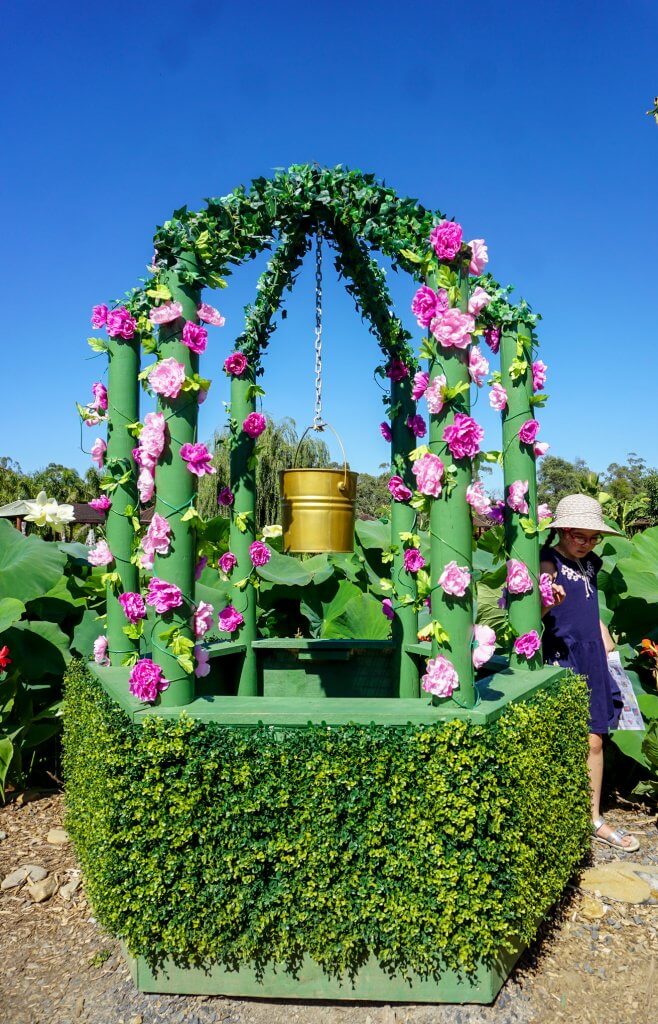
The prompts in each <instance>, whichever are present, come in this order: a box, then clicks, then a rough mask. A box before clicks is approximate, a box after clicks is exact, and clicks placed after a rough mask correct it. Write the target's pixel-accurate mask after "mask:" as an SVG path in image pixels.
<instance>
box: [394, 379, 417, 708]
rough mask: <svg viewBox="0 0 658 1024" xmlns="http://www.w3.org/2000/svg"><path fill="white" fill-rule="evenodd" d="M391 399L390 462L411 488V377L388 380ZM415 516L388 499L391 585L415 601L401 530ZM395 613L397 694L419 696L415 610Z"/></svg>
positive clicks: (412, 522) (410, 525)
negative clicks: (412, 648)
mask: <svg viewBox="0 0 658 1024" xmlns="http://www.w3.org/2000/svg"><path fill="white" fill-rule="evenodd" d="M391 402H392V407H393V412H394V415H393V420H392V423H391V433H392V441H391V462H392V464H393V467H394V472H397V469H396V468H395V467H396V465H397V463H399V462H402V464H403V465H404V467H405V468H404V472H403V473H402V478H403V480H404V482H405V484H406V485H407V487H409V488H411V489H412V490H413V488H414V487H415V483H416V480H415V477H414V475H413V473H412V471H411V465H410V463H409V461H408V458H407V456H408V454H409V452H410V451H411V450H412V449H413V448H415V447H416V440H415V437H414V435H413V434H412V432H411V430H409V427H408V426H407V418H408V417H409V416H413V414H414V413H415V411H416V407H415V403H414V401H413V399H412V397H411V381H410V380H409V378H408V377H407V378H406V379H405V380H401V381H392V382H391ZM398 457H399V458H398ZM415 520H416V513H415V511H414V509H412V508H411V506H410V505H407V504H406V503H404V502H401V501H391V545H392V546H393V547H397V553H396V554H395V555H394V556H393V585H394V586H395V589H396V590H397V592H398V594H399V595H400V597H402V596H404V595H405V594H408V595H409V596H410V597H412V598H413V599H414V601H415V600H416V580H415V577H414V576H413V575H412V574H411V573H408V572H406V571H405V568H404V550H403V546H402V542H401V540H400V534H401V533H405V532H406V533H412V532H413V530H414V525H415ZM396 613H397V614H396V616H395V618H394V619H393V641H394V643H395V666H394V671H395V673H396V676H397V679H398V686H399V689H398V696H399V697H419V696H420V683H419V674H418V667H417V664H416V660H415V659H414V658H413V657H412V656H411V655H410V654H408V653H407V652H406V650H405V647H406V645H407V644H415V643H417V642H418V613H417V612H416V611H415V610H414V607H413V605H410V604H409V605H401V606H400V607H399V608H397V609H396Z"/></svg>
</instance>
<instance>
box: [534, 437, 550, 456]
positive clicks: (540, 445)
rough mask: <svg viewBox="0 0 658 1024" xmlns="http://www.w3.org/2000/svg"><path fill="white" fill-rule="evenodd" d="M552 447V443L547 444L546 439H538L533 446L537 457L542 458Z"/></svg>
mask: <svg viewBox="0 0 658 1024" xmlns="http://www.w3.org/2000/svg"><path fill="white" fill-rule="evenodd" d="M550 447H551V446H550V444H547V443H546V441H537V443H536V444H535V445H534V447H533V451H534V453H535V458H536V459H540V458H541V457H542V455H545V454H546V452H547V451H548V449H549V448H550Z"/></svg>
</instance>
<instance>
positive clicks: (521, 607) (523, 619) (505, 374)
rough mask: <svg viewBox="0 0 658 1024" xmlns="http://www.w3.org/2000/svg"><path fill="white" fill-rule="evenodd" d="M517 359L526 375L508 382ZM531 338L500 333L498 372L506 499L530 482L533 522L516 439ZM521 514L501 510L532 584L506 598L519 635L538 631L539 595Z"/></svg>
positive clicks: (526, 411)
mask: <svg viewBox="0 0 658 1024" xmlns="http://www.w3.org/2000/svg"><path fill="white" fill-rule="evenodd" d="M517 354H519V355H520V356H521V357H522V358H523V359H525V360H526V363H527V369H526V371H525V373H522V374H521V375H520V376H518V377H516V378H515V379H512V377H511V375H510V368H511V366H512V363H513V362H514V360H515V359H516V358H517ZM531 363H532V336H531V333H530V331H529V330H528V328H526V327H524V326H522V325H519V327H518V331H515V330H506V331H503V333H502V336H501V339H500V372H501V380H502V385H503V387H504V388H505V390H506V391H507V407H506V409H505V410H504V412H503V475H504V480H505V498H506V499H507V494H508V489H509V486H510V484H511V483H513V482H514V481H515V480H524V481H525V480H527V481H528V496H527V501H528V506H529V513H528V515H529V517H530V518H531V519H533V520H535V522H536V521H537V474H536V462H535V455H534V451H533V448H532V446H531V445H527V444H522V443H521V441H520V440H519V437H518V433H519V429H520V427H521V426H522V424H523V423H525V421H526V420H529V419H532V418H533V411H532V406H531V404H530V396H531V395H532V366H531ZM522 518H523V515H522V514H520V513H518V512H513V511H512V509H510V508H506V509H505V541H506V547H507V551H508V554H509V557H511V558H516V559H519V561H521V562H525V564H526V565H527V567H528V570H529V572H530V575H531V577H532V579H533V582H534V586H533V589H532V593H528V594H510V595H509V617H510V623H511V625H512V627H513V629H514V630H515V631H516V632H517V633H519V634H521V633H528V632H530V630H533V629H536V630H537V631H538V632H541V597H540V594H539V585H538V580H539V539H538V537H537V535H536V534H535V536H534V537H528V536H527V535H526V534H525V533H524V531H523V529H522V527H521V525H520V520H521V519H522ZM512 665H516V666H518V667H521V668H526V667H528V668H531V669H536V668H541V666H542V657H541V652H540V651H539V652H537V654H536V655H535V656H534V658H532V660H531V661H530V662H528V660H527V659H526V658H518V657H517V656H516V655H515V654H512Z"/></svg>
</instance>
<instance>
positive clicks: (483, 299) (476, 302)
mask: <svg viewBox="0 0 658 1024" xmlns="http://www.w3.org/2000/svg"><path fill="white" fill-rule="evenodd" d="M490 302H491V296H490V295H489V292H487V291H485V290H484V288H480V285H478V286H477V287H476V288H474V289H473V294H472V295H471V297H470V299H469V300H468V312H469V313H470V314H471V316H479V315H480V313H481V312H482V310H483V309H484V308H485V306H488V305H489V303H490Z"/></svg>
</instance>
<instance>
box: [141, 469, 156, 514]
mask: <svg viewBox="0 0 658 1024" xmlns="http://www.w3.org/2000/svg"><path fill="white" fill-rule="evenodd" d="M137 491H138V493H139V500H140V502H141V504H142V505H145V504H146V503H147V501H150V500H151V498H152V497H153V493H154V491H155V477H154V476H153V473H152V472H151V470H150V469H147V468H146V466H144V467H143V468H142V469H141V470H140V473H139V476H138V477H137Z"/></svg>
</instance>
